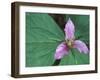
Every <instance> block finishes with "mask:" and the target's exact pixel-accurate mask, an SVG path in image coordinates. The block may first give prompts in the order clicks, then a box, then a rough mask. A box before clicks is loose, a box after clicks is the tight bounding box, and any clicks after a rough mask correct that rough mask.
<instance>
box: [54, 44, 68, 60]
mask: <svg viewBox="0 0 100 80" xmlns="http://www.w3.org/2000/svg"><path fill="white" fill-rule="evenodd" d="M66 54H68V47H67V45H66V43H65V42H62V43H61V44H59V45H58V47H57V49H56V52H55V56H54V57H55V59H61V58H63V56H64V55H66Z"/></svg>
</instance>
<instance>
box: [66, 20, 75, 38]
mask: <svg viewBox="0 0 100 80" xmlns="http://www.w3.org/2000/svg"><path fill="white" fill-rule="evenodd" d="M64 31H65V35H66V39H73V38H74V32H75V26H74V24H73V22H72V20H71V19H70V18H69V19H68V21H67V23H66V25H65V29H64Z"/></svg>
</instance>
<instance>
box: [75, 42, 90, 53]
mask: <svg viewBox="0 0 100 80" xmlns="http://www.w3.org/2000/svg"><path fill="white" fill-rule="evenodd" d="M74 48H77V49H78V50H79V52H80V53H82V52H83V53H85V54H87V53H89V50H88V47H87V46H86V44H85V43H84V42H82V41H80V40H75V41H74Z"/></svg>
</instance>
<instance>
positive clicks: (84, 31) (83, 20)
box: [66, 15, 89, 44]
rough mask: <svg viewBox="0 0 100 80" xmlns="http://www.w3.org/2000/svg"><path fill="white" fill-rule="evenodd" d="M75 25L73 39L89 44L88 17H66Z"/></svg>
mask: <svg viewBox="0 0 100 80" xmlns="http://www.w3.org/2000/svg"><path fill="white" fill-rule="evenodd" d="M69 17H70V18H71V20H72V21H73V23H74V25H75V37H76V39H80V40H82V41H84V42H85V43H86V44H89V15H66V19H68V18H69Z"/></svg>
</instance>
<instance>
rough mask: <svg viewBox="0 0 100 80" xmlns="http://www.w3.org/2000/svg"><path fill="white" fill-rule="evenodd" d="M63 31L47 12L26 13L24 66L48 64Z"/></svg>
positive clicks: (52, 57) (62, 37)
mask: <svg viewBox="0 0 100 80" xmlns="http://www.w3.org/2000/svg"><path fill="white" fill-rule="evenodd" d="M63 40H64V33H63V32H62V31H61V29H60V28H59V26H58V25H57V24H56V23H55V22H54V20H53V19H52V18H51V17H50V16H49V15H48V14H42V13H29V12H27V13H26V67H34V66H50V65H52V64H53V62H54V53H55V50H56V47H57V46H58V45H59V44H60V42H61V41H63Z"/></svg>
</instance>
